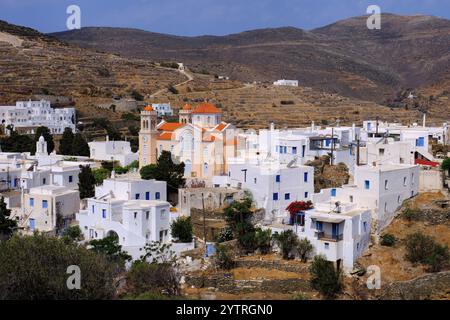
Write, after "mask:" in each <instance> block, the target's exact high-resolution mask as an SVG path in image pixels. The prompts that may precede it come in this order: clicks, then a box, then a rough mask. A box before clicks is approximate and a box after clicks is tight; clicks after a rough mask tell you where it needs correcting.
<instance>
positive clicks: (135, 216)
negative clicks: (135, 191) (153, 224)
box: [134, 212, 137, 220]
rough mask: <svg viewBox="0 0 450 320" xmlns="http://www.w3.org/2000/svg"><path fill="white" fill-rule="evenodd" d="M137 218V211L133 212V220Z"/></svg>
mask: <svg viewBox="0 0 450 320" xmlns="http://www.w3.org/2000/svg"><path fill="white" fill-rule="evenodd" d="M136 218H137V212H135V213H134V220H136Z"/></svg>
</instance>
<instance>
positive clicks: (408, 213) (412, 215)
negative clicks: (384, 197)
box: [402, 208, 419, 221]
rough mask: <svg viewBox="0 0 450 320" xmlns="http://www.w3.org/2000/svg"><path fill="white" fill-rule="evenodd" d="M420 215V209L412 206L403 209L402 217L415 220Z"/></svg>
mask: <svg viewBox="0 0 450 320" xmlns="http://www.w3.org/2000/svg"><path fill="white" fill-rule="evenodd" d="M418 216H419V211H418V210H415V209H411V208H406V210H405V211H403V214H402V217H403V218H404V219H406V220H408V221H412V220H415V219H416V218H417V217H418Z"/></svg>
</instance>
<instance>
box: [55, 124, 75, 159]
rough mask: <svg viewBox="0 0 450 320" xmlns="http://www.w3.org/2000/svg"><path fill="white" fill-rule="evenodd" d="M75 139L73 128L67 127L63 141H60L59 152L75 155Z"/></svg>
mask: <svg viewBox="0 0 450 320" xmlns="http://www.w3.org/2000/svg"><path fill="white" fill-rule="evenodd" d="M73 139H74V134H73V132H72V129H70V128H65V129H64V132H63V135H62V138H61V141H60V142H59V154H62V155H74V154H73V149H72V146H73Z"/></svg>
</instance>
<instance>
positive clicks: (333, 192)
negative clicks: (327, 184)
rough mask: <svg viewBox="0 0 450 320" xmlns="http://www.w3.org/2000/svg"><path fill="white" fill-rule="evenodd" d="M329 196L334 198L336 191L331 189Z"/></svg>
mask: <svg viewBox="0 0 450 320" xmlns="http://www.w3.org/2000/svg"><path fill="white" fill-rule="evenodd" d="M331 196H332V197H336V189H334V188H333V189H331Z"/></svg>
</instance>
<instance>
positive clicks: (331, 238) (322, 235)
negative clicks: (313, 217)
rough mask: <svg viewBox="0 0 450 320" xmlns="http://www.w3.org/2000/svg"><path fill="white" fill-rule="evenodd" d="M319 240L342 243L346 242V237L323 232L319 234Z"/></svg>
mask: <svg viewBox="0 0 450 320" xmlns="http://www.w3.org/2000/svg"><path fill="white" fill-rule="evenodd" d="M317 239H319V240H324V241H334V242H337V241H342V240H344V235H343V234H339V235H332V234H326V233H325V232H323V231H320V232H317Z"/></svg>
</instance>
